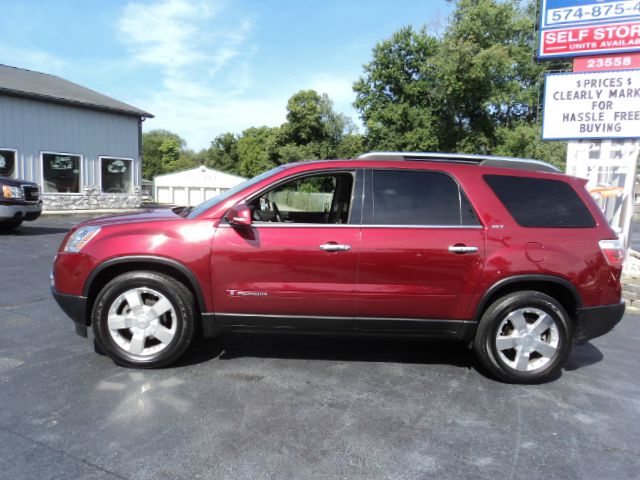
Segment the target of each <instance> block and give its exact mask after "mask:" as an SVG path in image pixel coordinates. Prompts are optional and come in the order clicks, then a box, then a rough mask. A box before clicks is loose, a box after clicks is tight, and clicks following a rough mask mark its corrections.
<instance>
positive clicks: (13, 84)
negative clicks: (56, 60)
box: [0, 64, 153, 118]
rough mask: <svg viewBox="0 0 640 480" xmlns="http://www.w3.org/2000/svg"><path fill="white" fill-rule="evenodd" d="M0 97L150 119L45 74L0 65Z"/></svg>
mask: <svg viewBox="0 0 640 480" xmlns="http://www.w3.org/2000/svg"><path fill="white" fill-rule="evenodd" d="M0 95H11V96H17V97H24V98H31V99H34V100H41V101H45V102H53V103H61V104H66V105H73V106H76V107H84V108H91V109H94V110H102V111H107V112H113V113H119V114H122V115H130V116H135V117H146V118H153V115H152V114H150V113H149V112H145V111H144V110H140V109H139V108H136V107H134V106H131V105H129V104H127V103H124V102H121V101H119V100H116V99H115V98H111V97H108V96H106V95H103V94H101V93H98V92H96V91H94V90H90V89H88V88H85V87H83V86H81V85H78V84H77V83H73V82H70V81H69V80H65V79H64V78H60V77H56V76H55V75H49V74H47V73H40V72H34V71H31V70H24V69H22V68H17V67H11V66H8V65H2V64H0Z"/></svg>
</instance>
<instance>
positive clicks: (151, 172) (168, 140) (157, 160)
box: [142, 130, 185, 179]
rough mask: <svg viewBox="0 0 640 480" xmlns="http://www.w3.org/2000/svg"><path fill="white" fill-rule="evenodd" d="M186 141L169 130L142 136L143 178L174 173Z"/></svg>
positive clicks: (155, 131)
mask: <svg viewBox="0 0 640 480" xmlns="http://www.w3.org/2000/svg"><path fill="white" fill-rule="evenodd" d="M184 146H185V141H184V140H183V139H182V138H181V137H180V136H179V135H177V134H175V133H172V132H169V131H168V130H151V131H150V132H147V133H143V134H142V176H143V177H144V178H148V179H152V178H153V177H155V176H156V175H160V174H162V173H166V172H170V171H172V164H173V167H174V168H175V166H176V164H177V161H178V160H179V158H180V152H181V151H182V149H183V148H184Z"/></svg>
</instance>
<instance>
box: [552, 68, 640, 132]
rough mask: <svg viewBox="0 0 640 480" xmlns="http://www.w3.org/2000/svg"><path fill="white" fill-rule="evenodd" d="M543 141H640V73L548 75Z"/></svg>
mask: <svg viewBox="0 0 640 480" xmlns="http://www.w3.org/2000/svg"><path fill="white" fill-rule="evenodd" d="M542 138H543V139H544V140H578V139H603V138H640V70H621V71H615V72H596V73H561V74H548V75H546V79H545V92H544V115H543V124H542Z"/></svg>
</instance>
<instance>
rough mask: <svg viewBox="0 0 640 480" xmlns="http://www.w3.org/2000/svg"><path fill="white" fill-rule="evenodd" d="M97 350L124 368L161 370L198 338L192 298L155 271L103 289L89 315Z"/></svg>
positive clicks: (124, 276)
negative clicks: (195, 336) (195, 337)
mask: <svg viewBox="0 0 640 480" xmlns="http://www.w3.org/2000/svg"><path fill="white" fill-rule="evenodd" d="M91 319H92V323H93V332H94V335H95V341H96V343H97V346H98V347H99V349H101V350H102V351H103V352H104V353H105V354H107V355H108V356H109V357H110V358H111V359H112V360H113V361H114V362H115V363H117V364H118V365H121V366H123V367H132V368H158V367H163V366H166V365H169V364H170V363H172V362H174V361H175V360H177V359H178V358H179V357H180V356H181V355H182V354H183V353H184V352H185V351H186V350H187V348H189V345H190V344H191V342H192V341H193V338H194V334H195V311H194V298H193V295H192V293H191V291H190V290H189V289H188V288H187V287H185V286H184V285H183V284H182V283H180V282H178V281H177V280H175V279H174V278H172V277H169V276H168V275H164V274H161V273H156V272H146V271H138V272H129V273H125V274H122V275H119V276H117V277H115V278H114V279H113V280H111V281H110V282H109V283H107V284H106V285H105V286H104V288H103V289H102V290H101V291H100V293H99V294H98V296H97V297H96V300H95V302H94V305H93V309H92V312H91Z"/></svg>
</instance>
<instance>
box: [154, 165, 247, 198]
mask: <svg viewBox="0 0 640 480" xmlns="http://www.w3.org/2000/svg"><path fill="white" fill-rule="evenodd" d="M244 180H245V178H243V177H238V176H236V175H231V174H229V173H225V172H220V171H218V170H214V169H212V168H207V167H205V166H204V165H202V166H200V167H197V168H192V169H189V170H182V171H180V172H173V173H165V174H164V175H158V176H156V177H154V178H153V193H154V198H155V201H156V202H158V203H166V204H171V205H198V204H199V203H202V202H204V201H205V200H209V199H210V198H212V197H215V196H216V195H218V194H220V193H222V192H225V191H227V190H229V189H230V188H231V187H234V186H236V185H238V184H239V183H241V182H243V181H244Z"/></svg>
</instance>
